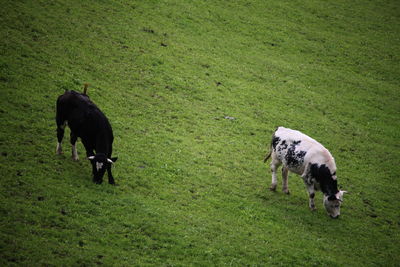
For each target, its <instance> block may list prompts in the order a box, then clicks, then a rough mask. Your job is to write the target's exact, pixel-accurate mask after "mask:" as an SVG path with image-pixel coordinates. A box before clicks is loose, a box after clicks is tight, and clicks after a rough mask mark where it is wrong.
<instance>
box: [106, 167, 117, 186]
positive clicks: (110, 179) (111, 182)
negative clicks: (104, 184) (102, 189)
mask: <svg viewBox="0 0 400 267" xmlns="http://www.w3.org/2000/svg"><path fill="white" fill-rule="evenodd" d="M111 165H112V164H108V166H107V174H108V183H109V184H115V181H114V177H113V175H112V173H111Z"/></svg>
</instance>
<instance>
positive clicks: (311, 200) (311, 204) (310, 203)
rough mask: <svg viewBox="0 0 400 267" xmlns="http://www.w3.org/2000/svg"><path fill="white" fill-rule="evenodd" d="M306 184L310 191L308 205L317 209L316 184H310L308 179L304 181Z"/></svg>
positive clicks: (312, 208)
mask: <svg viewBox="0 0 400 267" xmlns="http://www.w3.org/2000/svg"><path fill="white" fill-rule="evenodd" d="M304 183H305V184H306V188H307V191H308V197H309V203H308V206H309V207H310V209H311V210H313V211H314V210H316V208H315V203H314V197H315V189H314V184H309V183H307V182H306V181H304Z"/></svg>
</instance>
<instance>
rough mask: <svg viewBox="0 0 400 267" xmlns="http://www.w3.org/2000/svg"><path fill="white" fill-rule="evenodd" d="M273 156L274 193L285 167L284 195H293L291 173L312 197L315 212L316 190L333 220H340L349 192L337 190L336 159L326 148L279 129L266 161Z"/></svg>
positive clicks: (296, 132)
mask: <svg viewBox="0 0 400 267" xmlns="http://www.w3.org/2000/svg"><path fill="white" fill-rule="evenodd" d="M269 157H272V162H271V171H272V183H271V187H270V190H271V191H275V190H276V185H277V177H276V171H277V169H278V167H279V166H280V165H281V164H282V165H283V166H282V180H283V192H285V193H286V194H289V189H288V171H291V172H294V173H296V174H299V175H301V177H302V178H303V180H304V183H305V185H306V188H307V191H308V194H309V206H310V209H311V210H315V204H314V196H315V190H321V191H322V193H323V194H324V201H323V203H324V206H325V209H326V211H327V212H328V214H329V215H330V216H331V217H332V218H338V217H339V215H340V204H341V202H342V201H343V193H346V192H345V191H340V190H338V188H337V179H336V164H335V160H334V158H333V157H332V155H331V153H329V151H328V150H327V149H326V148H325V147H324V146H323V145H321V144H320V143H318V142H317V141H315V140H314V139H312V138H311V137H309V136H307V135H305V134H303V133H301V132H299V131H295V130H291V129H288V128H284V127H278V129H277V130H276V131H275V133H274V135H273V136H272V141H271V151H270V152H269V153H268V154H267V155H266V156H265V159H264V162H266V161H267V160H268V159H269Z"/></svg>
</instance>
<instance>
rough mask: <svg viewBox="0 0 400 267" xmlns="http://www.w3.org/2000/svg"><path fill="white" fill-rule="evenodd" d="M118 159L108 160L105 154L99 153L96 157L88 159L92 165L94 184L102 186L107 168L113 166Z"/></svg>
mask: <svg viewBox="0 0 400 267" xmlns="http://www.w3.org/2000/svg"><path fill="white" fill-rule="evenodd" d="M117 159H118V158H111V159H109V158H107V157H106V155H104V154H103V153H98V154H96V155H95V156H90V157H88V160H90V162H91V163H92V173H93V182H95V183H97V184H101V183H102V182H103V176H104V173H105V172H106V170H107V168H109V167H110V165H111V164H113V163H114V162H116V161H117Z"/></svg>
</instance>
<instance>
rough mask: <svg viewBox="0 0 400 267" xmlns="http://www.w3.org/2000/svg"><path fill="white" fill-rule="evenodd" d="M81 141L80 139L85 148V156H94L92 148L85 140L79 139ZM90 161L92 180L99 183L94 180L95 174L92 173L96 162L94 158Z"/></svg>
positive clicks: (94, 170) (94, 171) (98, 182)
mask: <svg viewBox="0 0 400 267" xmlns="http://www.w3.org/2000/svg"><path fill="white" fill-rule="evenodd" d="M81 141H82V144H83V146H84V147H85V150H86V158H89V157H91V156H94V149H93V148H92V147H91V146H90V145H89V144H88V143H87V142H85V141H84V140H82V139H81ZM90 163H91V164H92V175H93V182H94V183H97V184H100V183H101V181H99V180H96V179H95V176H94V174H95V173H96V163H95V162H94V160H91V161H90Z"/></svg>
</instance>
